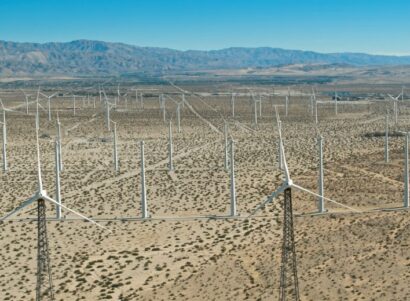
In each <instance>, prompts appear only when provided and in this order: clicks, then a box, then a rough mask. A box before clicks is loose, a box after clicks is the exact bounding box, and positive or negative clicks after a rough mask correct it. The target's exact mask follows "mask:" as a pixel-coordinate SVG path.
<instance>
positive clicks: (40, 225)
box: [36, 198, 55, 301]
mask: <svg viewBox="0 0 410 301" xmlns="http://www.w3.org/2000/svg"><path fill="white" fill-rule="evenodd" d="M37 210H38V217H37V231H38V240H37V287H36V301H41V300H50V301H51V300H52V301H54V300H55V299H54V290H53V281H52V277H51V264H50V257H49V254H48V239H47V225H46V205H45V201H44V199H41V198H40V199H38V201H37Z"/></svg>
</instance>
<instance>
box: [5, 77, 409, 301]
mask: <svg viewBox="0 0 410 301" xmlns="http://www.w3.org/2000/svg"><path fill="white" fill-rule="evenodd" d="M336 89H337V92H335V87H334V86H333V85H329V84H323V85H315V86H313V87H312V86H307V85H293V86H287V85H286V86H285V85H255V84H253V85H252V84H247V85H246V86H245V85H243V84H236V85H232V84H229V83H220V84H218V85H217V86H215V85H211V84H209V83H203V82H198V83H195V84H192V83H190V84H186V83H184V82H183V81H181V83H179V82H176V81H171V80H170V81H169V82H167V83H166V84H164V83H158V84H149V85H148V84H137V83H134V82H131V81H123V82H118V81H115V78H113V79H111V80H110V81H108V82H107V81H106V82H103V81H101V82H100V81H95V82H90V81H88V80H84V81H82V82H81V85H80V87H79V86H78V82H76V85H75V86H73V83H72V82H70V81H67V82H63V83H60V84H59V85H58V86H56V85H55V84H47V83H42V85H41V86H40V87H39V86H36V85H35V83H32V84H31V85H30V86H29V87H25V88H24V89H23V90H20V89H13V88H10V87H8V88H3V89H2V90H1V99H2V116H3V118H2V125H6V126H4V127H3V132H2V133H3V134H2V139H3V153H2V154H3V159H2V162H3V168H2V175H1V182H2V185H1V195H2V198H1V204H2V205H1V210H0V213H1V215H0V216H1V223H0V227H1V228H2V231H1V232H0V243H1V250H3V251H2V252H1V254H0V256H1V258H2V260H1V270H2V275H3V276H2V277H1V278H0V288H1V291H2V296H3V299H4V300H48V299H46V297H48V296H51V295H50V294H49V293H50V290H47V289H45V290H43V291H42V293H40V295H39V296H43V298H41V297H37V299H35V297H36V283H37V286H38V278H37V276H36V275H38V273H39V272H38V260H39V258H38V256H36V255H35V254H36V252H37V248H40V247H39V246H37V245H38V240H39V239H40V236H39V238H37V235H36V234H35V233H36V230H37V231H38V234H39V235H40V232H41V233H43V236H42V237H43V238H42V240H41V241H43V239H44V230H40V229H37V224H38V225H39V226H40V225H43V226H44V225H45V224H46V226H47V230H46V233H47V238H48V241H47V251H48V258H49V260H48V261H47V264H45V265H41V264H40V265H39V266H41V267H43V266H45V267H47V266H49V267H50V272H49V273H50V275H51V277H52V281H50V283H52V292H53V298H54V299H53V300H81V299H86V300H105V299H114V300H172V299H174V300H204V299H208V298H211V299H215V300H233V299H239V300H245V299H254V300H271V299H279V300H335V299H338V298H342V299H346V300H354V299H360V298H362V297H361V296H366V297H365V298H364V300H371V299H374V300H388V299H389V298H390V297H389V296H393V295H395V296H396V297H397V299H398V300H404V299H405V298H406V296H407V295H408V293H409V291H408V288H407V284H406V283H407V280H406V279H407V277H409V274H408V271H407V269H406V262H408V251H407V244H408V243H409V235H408V234H407V232H408V231H407V230H406V229H407V220H408V206H409V202H408V195H409V194H408V133H407V132H408V130H409V126H410V119H409V117H408V116H409V114H410V111H409V108H410V105H409V103H408V101H409V100H408V99H410V97H409V96H410V95H408V94H407V93H406V89H405V88H403V89H402V87H401V86H400V88H399V87H398V86H395V85H389V86H388V87H387V88H386V86H385V85H383V86H374V87H372V89H371V91H369V92H366V91H365V89H363V88H361V89H358V88H356V87H354V86H353V85H348V84H344V85H342V84H340V85H338V86H337V88H336ZM135 91H138V92H135ZM397 91H398V92H397ZM348 93H349V95H350V98H347V97H343V95H347V94H348ZM398 94H400V95H399V96H396V95H398ZM72 95H76V96H75V97H73V96H72ZM363 95H366V96H365V97H362V96H363ZM356 97H357V98H356ZM359 98H362V99H359ZM79 99H80V100H79ZM82 99H84V101H82ZM141 99H143V102H142V101H141ZM335 99H336V100H335ZM312 104H313V105H312ZM312 106H313V108H312ZM74 107H75V114H74V113H73V108H74ZM336 108H337V109H336ZM312 112H313V114H312ZM4 133H6V134H4ZM386 137H387V139H386ZM4 154H6V156H5V155H4ZM63 158H64V160H63ZM386 158H388V159H387V160H386ZM5 162H6V163H5ZM63 162H64V163H63ZM5 167H7V168H5ZM406 183H407V184H406ZM36 191H37V192H36ZM34 192H35V193H34ZM33 193H34V195H33ZM30 196H31V197H30ZM24 199H27V201H25V202H22V200H24ZM37 200H46V201H48V202H47V206H45V207H42V208H44V209H42V210H43V211H44V213H43V214H42V216H43V217H42V218H43V219H42V223H40V220H39V216H40V215H38V216H37V211H36V210H35V209H36V207H35V206H34V204H36V201H37ZM44 204H45V203H44ZM44 204H42V206H44ZM39 212H40V211H39ZM78 214H79V215H78ZM42 248H44V244H43V245H42ZM36 258H37V259H36ZM41 272H42V273H44V269H43V270H42V271H41ZM47 272H48V271H47ZM42 279H43V281H42V282H41V283H42V284H43V288H44V283H45V281H44V279H45V278H44V276H43V278H42ZM50 279H51V278H50ZM22 280H23V281H24V284H23V282H22ZM46 283H48V282H46ZM370 284H371V285H370ZM47 285H48V284H47ZM342 299H341V300H342Z"/></svg>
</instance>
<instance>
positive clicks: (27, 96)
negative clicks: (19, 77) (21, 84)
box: [20, 89, 31, 115]
mask: <svg viewBox="0 0 410 301" xmlns="http://www.w3.org/2000/svg"><path fill="white" fill-rule="evenodd" d="M20 90H21V92H23V94H24V97H25V98H26V115H28V106H29V101H28V99H29V97H30V96H31V94H26V92H24V91H23V90H22V89H20Z"/></svg>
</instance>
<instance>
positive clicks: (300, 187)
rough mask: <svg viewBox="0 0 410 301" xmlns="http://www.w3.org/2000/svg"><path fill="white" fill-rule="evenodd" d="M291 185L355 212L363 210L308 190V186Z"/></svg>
mask: <svg viewBox="0 0 410 301" xmlns="http://www.w3.org/2000/svg"><path fill="white" fill-rule="evenodd" d="M291 186H292V187H294V188H296V189H298V190H301V191H304V192H307V193H310V194H311V195H314V196H316V197H320V198H323V199H325V200H326V201H329V202H331V203H334V204H336V205H339V206H341V207H344V208H347V209H349V210H352V211H354V212H358V213H361V212H362V211H360V210H357V209H355V208H352V207H349V206H347V205H345V204H342V203H339V202H337V201H335V200H332V199H329V198H327V197H324V196H322V195H319V194H317V193H315V192H313V191H310V190H308V189H306V188H304V187H302V186H299V185H296V184H291Z"/></svg>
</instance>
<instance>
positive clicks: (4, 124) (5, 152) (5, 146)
mask: <svg viewBox="0 0 410 301" xmlns="http://www.w3.org/2000/svg"><path fill="white" fill-rule="evenodd" d="M0 101H1V100H0ZM1 105H2V107H3V102H2V103H1ZM2 109H3V122H0V123H1V124H2V125H3V172H4V173H6V172H7V171H8V169H9V168H8V164H7V123H6V111H5V110H4V107H3V108H2Z"/></svg>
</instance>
